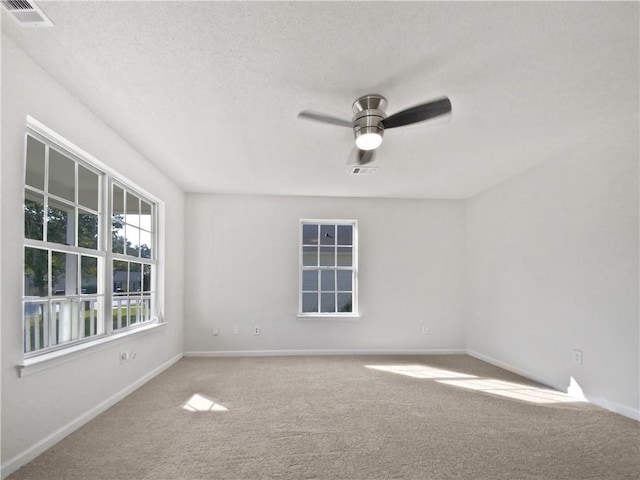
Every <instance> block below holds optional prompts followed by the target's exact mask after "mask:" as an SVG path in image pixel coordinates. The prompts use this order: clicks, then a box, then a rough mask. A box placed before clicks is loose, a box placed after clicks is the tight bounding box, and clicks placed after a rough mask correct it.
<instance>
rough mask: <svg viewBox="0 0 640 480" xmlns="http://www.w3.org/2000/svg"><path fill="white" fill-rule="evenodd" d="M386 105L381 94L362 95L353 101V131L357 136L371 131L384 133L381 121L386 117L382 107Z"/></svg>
mask: <svg viewBox="0 0 640 480" xmlns="http://www.w3.org/2000/svg"><path fill="white" fill-rule="evenodd" d="M386 107H387V99H386V98H384V97H383V96H382V95H364V96H363V97H360V98H359V99H358V100H356V101H355V102H354V103H353V107H352V108H353V113H354V115H353V133H354V135H355V138H356V139H357V138H358V137H359V136H361V135H364V134H368V133H373V134H377V135H380V136H381V137H382V135H384V126H383V125H382V121H383V120H384V119H385V118H386V116H387V115H386V113H384V111H383V109H384V108H386Z"/></svg>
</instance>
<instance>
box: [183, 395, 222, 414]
mask: <svg viewBox="0 0 640 480" xmlns="http://www.w3.org/2000/svg"><path fill="white" fill-rule="evenodd" d="M182 408H184V409H185V410H188V411H189V412H226V411H228V409H227V408H225V407H223V406H222V405H220V404H218V403H216V402H214V401H213V400H211V399H209V398H207V397H205V396H204V395H200V394H199V393H196V394H194V395H193V396H192V397H191V398H190V399H189V400H187V402H185V403H184V405H182Z"/></svg>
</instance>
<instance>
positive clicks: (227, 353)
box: [184, 348, 467, 357]
mask: <svg viewBox="0 0 640 480" xmlns="http://www.w3.org/2000/svg"><path fill="white" fill-rule="evenodd" d="M466 353H467V351H466V350H465V349H455V348H452V349H433V350H428V349H427V350H325V349H322V350H220V351H203V352H197V351H196V352H184V356H185V357H285V356H305V355H318V356H320V355H456V354H460V355H465V354H466Z"/></svg>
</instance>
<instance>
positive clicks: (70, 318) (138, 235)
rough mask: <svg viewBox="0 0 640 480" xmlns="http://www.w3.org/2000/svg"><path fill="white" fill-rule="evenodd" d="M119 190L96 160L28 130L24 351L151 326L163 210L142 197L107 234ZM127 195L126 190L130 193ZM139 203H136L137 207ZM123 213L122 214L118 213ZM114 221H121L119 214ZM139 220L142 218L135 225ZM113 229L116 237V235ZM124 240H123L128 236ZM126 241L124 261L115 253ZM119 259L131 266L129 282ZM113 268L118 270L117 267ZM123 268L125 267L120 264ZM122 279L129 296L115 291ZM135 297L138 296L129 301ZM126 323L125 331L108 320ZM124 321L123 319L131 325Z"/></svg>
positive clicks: (46, 349)
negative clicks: (155, 256) (157, 239)
mask: <svg viewBox="0 0 640 480" xmlns="http://www.w3.org/2000/svg"><path fill="white" fill-rule="evenodd" d="M115 185H116V184H115V183H114V180H113V179H112V177H111V175H108V174H106V173H105V172H102V171H101V170H100V169H99V168H97V167H95V166H94V165H92V163H91V161H90V160H89V159H85V158H81V157H80V156H76V155H74V154H73V153H70V152H69V151H67V150H66V149H65V148H64V147H62V146H60V145H59V144H58V143H57V142H55V141H53V140H52V139H50V138H47V137H46V136H43V135H40V134H39V133H36V132H33V131H30V130H29V131H28V134H27V135H26V149H25V183H24V287H23V347H24V352H25V355H27V356H32V355H37V354H41V353H46V352H49V351H51V350H60V349H64V348H66V347H68V346H71V345H75V344H77V343H81V342H86V341H88V340H91V339H95V338H98V337H102V336H108V335H110V334H111V333H113V332H114V331H115V330H117V328H123V327H128V326H132V325H133V326H135V325H141V324H144V323H145V322H150V321H151V318H152V310H153V308H154V304H155V299H154V292H153V289H152V285H153V284H154V283H155V282H154V281H153V276H154V275H155V271H154V267H155V261H154V260H153V255H152V254H153V249H152V245H153V240H154V228H153V226H154V225H155V213H154V212H155V205H154V203H152V202H151V201H149V200H147V199H144V198H143V197H142V196H135V195H134V194H133V193H132V192H127V193H129V194H131V195H133V196H134V197H135V198H137V201H138V206H137V210H136V208H134V207H132V208H131V209H130V211H129V212H126V213H129V215H130V216H129V218H128V224H131V225H133V226H135V228H133V229H132V230H131V231H130V232H129V235H130V237H127V236H124V235H126V232H127V231H128V230H127V227H126V225H127V222H124V228H123V229H119V228H116V226H115V223H116V222H115V220H114V222H112V223H113V225H112V228H111V229H109V228H105V227H106V226H107V222H106V221H105V220H106V219H105V215H109V214H107V213H105V212H107V211H108V207H109V205H112V204H113V205H119V204H118V202H117V201H115V202H113V201H112V194H111V192H112V188H113V186H115ZM123 192H125V190H123ZM134 203H135V200H131V205H133V204H134ZM118 213H119V212H118ZM111 216H112V217H113V218H114V219H115V218H116V217H117V215H116V214H115V213H114V214H112V215H111ZM134 216H137V218H133V217H134ZM109 230H111V236H110V235H109ZM121 233H122V235H121ZM117 242H122V243H123V245H125V246H126V248H127V252H126V253H123V254H122V256H120V255H117V254H115V253H113V254H112V253H111V252H109V248H110V245H111V244H112V243H113V244H114V245H115V244H116V243H117ZM116 259H117V260H118V261H121V262H122V263H124V264H126V272H127V274H126V278H121V277H123V274H122V271H123V270H124V268H120V270H118V273H117V274H116V273H114V270H115V269H114V268H113V267H115V262H116ZM112 264H113V267H112ZM118 266H119V267H120V266H121V265H120V264H118ZM116 276H118V277H119V280H121V281H122V283H123V287H122V288H123V292H125V293H124V294H123V295H122V296H124V295H126V296H127V299H126V300H127V301H126V302H123V301H121V299H120V298H118V299H116V298H115V297H116V294H115V293H114V294H112V293H111V289H109V285H111V284H112V283H114V282H112V278H114V277H116ZM129 295H130V297H129ZM109 316H113V317H114V319H115V318H118V319H119V323H118V324H117V328H116V322H115V320H114V322H113V323H109V322H107V321H106V319H107V318H109ZM123 318H124V320H120V319H123Z"/></svg>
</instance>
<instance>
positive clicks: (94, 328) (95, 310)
mask: <svg viewBox="0 0 640 480" xmlns="http://www.w3.org/2000/svg"><path fill="white" fill-rule="evenodd" d="M100 303H101V302H100V301H99V300H98V299H90V300H83V301H82V302H80V319H81V320H80V325H81V326H80V337H91V336H94V335H101V334H102V333H104V329H103V328H102V326H103V323H102V321H101V314H100V312H101V308H100Z"/></svg>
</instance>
